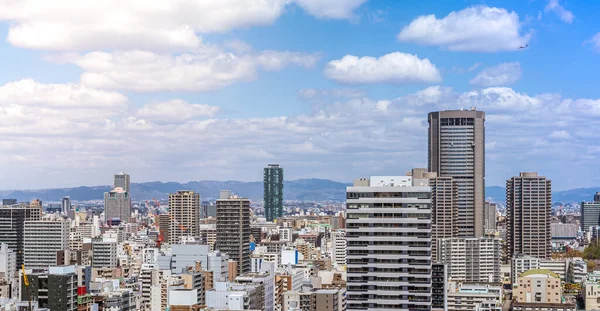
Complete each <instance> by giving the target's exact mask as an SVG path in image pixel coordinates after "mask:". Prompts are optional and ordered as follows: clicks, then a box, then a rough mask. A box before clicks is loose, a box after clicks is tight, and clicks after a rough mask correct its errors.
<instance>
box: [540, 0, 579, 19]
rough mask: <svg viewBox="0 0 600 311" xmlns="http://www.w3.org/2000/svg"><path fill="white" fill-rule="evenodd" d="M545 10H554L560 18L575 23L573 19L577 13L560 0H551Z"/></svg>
mask: <svg viewBox="0 0 600 311" xmlns="http://www.w3.org/2000/svg"><path fill="white" fill-rule="evenodd" d="M544 10H545V11H546V12H554V13H555V14H556V15H558V17H559V18H560V20H562V21H563V22H565V23H568V24H571V23H573V19H575V15H573V13H572V12H571V11H569V10H567V9H565V8H564V7H563V6H562V5H560V2H559V0H549V1H548V4H547V5H546V8H545V9H544Z"/></svg>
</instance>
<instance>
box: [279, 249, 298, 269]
mask: <svg viewBox="0 0 600 311" xmlns="http://www.w3.org/2000/svg"><path fill="white" fill-rule="evenodd" d="M299 256H300V254H299V253H298V249H296V247H293V246H286V247H284V248H282V249H281V265H282V266H286V265H297V264H298V260H299Z"/></svg>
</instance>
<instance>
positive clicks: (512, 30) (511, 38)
mask: <svg viewBox="0 0 600 311" xmlns="http://www.w3.org/2000/svg"><path fill="white" fill-rule="evenodd" d="M530 37H531V35H530V34H526V33H524V32H523V30H522V24H521V23H520V22H519V16H518V15H517V13H515V12H508V11H507V10H506V9H502V8H496V7H487V6H474V7H469V8H466V9H464V10H461V11H458V12H454V11H453V12H451V13H450V14H448V15H447V16H445V17H443V18H440V19H438V18H437V17H436V16H435V15H423V16H419V17H418V18H416V19H415V20H413V21H412V22H411V23H410V24H409V25H407V26H406V27H404V28H403V29H402V30H401V31H400V33H399V34H398V40H400V41H402V42H413V43H417V44H421V45H436V46H440V47H443V48H447V49H449V50H452V51H475V52H497V51H516V50H517V48H518V47H519V46H522V45H525V44H527V43H528V42H529V39H530Z"/></svg>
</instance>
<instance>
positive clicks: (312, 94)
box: [298, 88, 365, 99]
mask: <svg viewBox="0 0 600 311" xmlns="http://www.w3.org/2000/svg"><path fill="white" fill-rule="evenodd" d="M298 96H300V97H301V98H303V99H314V98H323V97H325V98H329V97H333V98H354V97H363V96H365V92H363V91H361V90H357V89H350V88H339V89H323V90H316V89H302V90H300V91H298Z"/></svg>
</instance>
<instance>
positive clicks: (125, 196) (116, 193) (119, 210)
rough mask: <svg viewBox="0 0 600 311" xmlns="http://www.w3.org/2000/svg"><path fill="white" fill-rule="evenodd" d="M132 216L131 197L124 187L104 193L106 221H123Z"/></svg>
mask: <svg viewBox="0 0 600 311" xmlns="http://www.w3.org/2000/svg"><path fill="white" fill-rule="evenodd" d="M129 217H131V197H130V196H129V192H126V191H125V190H124V189H123V188H121V187H119V188H115V189H113V190H111V191H109V192H105V193H104V222H109V221H111V220H113V219H119V220H120V221H121V222H122V223H123V222H127V221H129Z"/></svg>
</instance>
